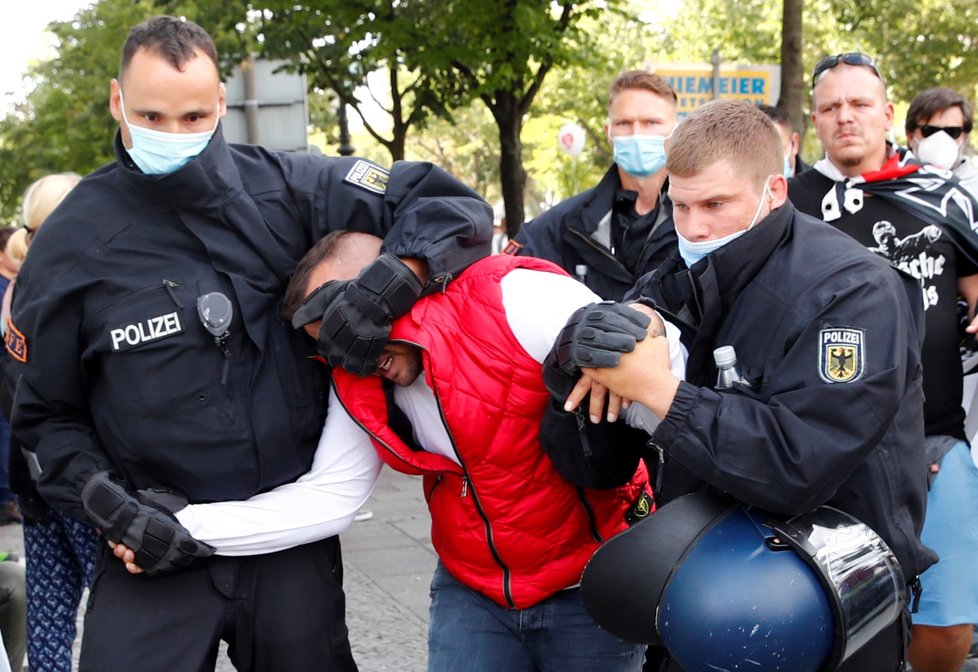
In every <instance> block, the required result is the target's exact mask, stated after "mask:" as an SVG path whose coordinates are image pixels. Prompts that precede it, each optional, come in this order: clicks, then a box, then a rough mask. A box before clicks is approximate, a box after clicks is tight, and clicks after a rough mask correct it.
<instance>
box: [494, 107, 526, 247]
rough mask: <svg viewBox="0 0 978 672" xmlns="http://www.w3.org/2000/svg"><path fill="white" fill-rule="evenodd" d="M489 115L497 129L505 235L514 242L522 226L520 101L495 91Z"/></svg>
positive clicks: (523, 182) (523, 181) (523, 174)
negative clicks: (494, 120) (493, 119)
mask: <svg viewBox="0 0 978 672" xmlns="http://www.w3.org/2000/svg"><path fill="white" fill-rule="evenodd" d="M491 109H492V113H493V116H494V117H495V119H496V125H497V126H498V128H499V181H500V183H501V185H502V192H503V203H504V205H505V211H506V234H507V235H508V236H509V237H510V238H513V237H514V236H516V234H517V233H518V232H519V230H520V227H521V226H522V225H523V217H524V209H523V195H524V193H525V191H526V171H525V170H524V169H523V141H522V140H521V139H520V133H521V131H522V129H523V114H522V112H521V110H520V106H519V101H518V100H517V99H516V97H515V96H514V95H513V94H512V93H511V92H507V91H496V97H495V99H494V103H493V105H492V108H491Z"/></svg>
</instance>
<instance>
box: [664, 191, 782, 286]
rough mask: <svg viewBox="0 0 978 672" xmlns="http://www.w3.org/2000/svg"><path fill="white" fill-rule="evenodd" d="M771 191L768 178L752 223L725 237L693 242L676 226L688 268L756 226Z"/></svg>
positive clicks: (680, 249)
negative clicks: (768, 186)
mask: <svg viewBox="0 0 978 672" xmlns="http://www.w3.org/2000/svg"><path fill="white" fill-rule="evenodd" d="M770 193H771V192H770V191H769V190H768V188H767V180H765V181H764V191H762V192H761V198H760V200H759V201H758V202H757V210H755V211H754V218H753V219H751V221H750V224H748V225H747V228H746V229H743V230H742V231H734V232H733V233H731V234H730V235H729V236H724V237H723V238H712V239H710V240H700V241H696V242H693V241H692V240H689V239H688V238H686V237H685V236H683V234H681V233H680V232H679V228H678V227H677V228H676V238H677V239H678V242H679V256H681V257H682V258H683V261H685V262H686V267H687V268H692V267H693V264H695V263H696V262H697V261H699V260H700V259H702V258H703V257H705V256H706V255H708V254H710V253H711V252H715V251H717V250H719V249H720V248H721V247H723V246H724V245H726V244H727V243H729V242H731V241H734V240H737V239H738V238H740V237H741V236H742V235H744V234H745V233H747V232H748V231H750V230H751V229H752V228H754V225H755V224H757V220H758V218H759V217H760V216H761V208H762V207H763V206H764V199H765V197H766V196H767V195H768V194H770Z"/></svg>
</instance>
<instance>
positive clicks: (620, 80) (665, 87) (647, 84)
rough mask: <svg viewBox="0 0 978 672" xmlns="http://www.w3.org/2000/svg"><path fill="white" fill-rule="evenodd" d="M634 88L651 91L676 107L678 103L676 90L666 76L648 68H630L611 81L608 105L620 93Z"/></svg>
mask: <svg viewBox="0 0 978 672" xmlns="http://www.w3.org/2000/svg"><path fill="white" fill-rule="evenodd" d="M632 89H643V90H645V91H651V92H652V93H654V94H655V95H657V96H659V97H660V98H662V99H663V100H665V101H667V102H669V103H671V104H672V106H673V107H676V105H677V103H678V98H677V97H676V91H675V90H674V89H673V88H672V87H671V86H670V85H669V82H667V81H666V80H665V79H664V78H662V77H660V76H659V75H657V74H655V73H654V72H649V71H647V70H629V71H628V72H623V73H621V74H620V75H618V76H617V77H615V81H613V82H612V83H611V88H610V89H609V91H608V105H611V101H613V100H614V99H615V96H617V95H618V94H619V93H621V92H622V91H629V90H632Z"/></svg>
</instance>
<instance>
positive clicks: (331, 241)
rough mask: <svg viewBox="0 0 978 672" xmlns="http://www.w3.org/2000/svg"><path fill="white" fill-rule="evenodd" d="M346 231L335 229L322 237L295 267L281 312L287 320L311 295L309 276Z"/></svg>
mask: <svg viewBox="0 0 978 672" xmlns="http://www.w3.org/2000/svg"><path fill="white" fill-rule="evenodd" d="M346 233H347V231H333V232H332V233H329V234H327V235H326V236H325V237H323V238H320V239H319V242H317V243H316V244H315V245H313V246H312V248H311V249H310V250H309V251H308V252H306V256H304V257H302V260H301V261H299V264H298V265H297V266H296V267H295V271H293V273H292V278H291V279H289V286H288V287H287V288H286V289H285V296H284V297H282V307H281V310H280V312H281V314H282V317H284V318H285V319H286V320H290V321H291V320H292V316H293V315H295V311H297V310H299V308H300V306H302V302H303V301H305V300H306V297H307V296H308V295H309V292H308V291H306V285H308V284H309V278H310V276H312V272H313V270H314V269H315V268H316V267H317V266H319V264H320V263H321V262H322V261H323V259H326V258H327V257H330V256H332V255H333V253H334V251H335V249H336V246H337V244H338V242H339V239H340V238H341V237H343V235H344V234H346Z"/></svg>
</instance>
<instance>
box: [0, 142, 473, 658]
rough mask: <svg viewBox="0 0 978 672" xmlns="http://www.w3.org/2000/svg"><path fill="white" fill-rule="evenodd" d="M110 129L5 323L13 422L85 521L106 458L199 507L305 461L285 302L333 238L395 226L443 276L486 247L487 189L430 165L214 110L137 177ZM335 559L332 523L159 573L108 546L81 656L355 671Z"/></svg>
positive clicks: (303, 373)
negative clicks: (313, 144)
mask: <svg viewBox="0 0 978 672" xmlns="http://www.w3.org/2000/svg"><path fill="white" fill-rule="evenodd" d="M115 145H116V154H117V162H116V163H114V164H111V165H108V166H106V167H104V168H102V169H100V170H98V171H96V172H95V173H93V174H91V175H90V176H88V177H87V178H85V180H83V181H82V182H81V183H80V184H79V185H78V186H77V187H76V188H75V189H74V190H73V191H72V193H71V194H69V196H68V197H67V199H66V200H65V202H64V203H63V204H62V205H61V207H59V208H58V210H57V211H56V212H55V213H53V214H52V216H51V217H50V218H49V219H48V220H47V222H46V223H45V226H44V228H43V229H42V230H41V231H40V232H39V234H38V236H37V238H36V240H35V241H34V242H33V244H32V246H31V254H30V257H29V259H28V260H27V261H26V263H25V264H24V267H23V270H22V271H21V274H20V277H19V278H18V284H17V293H16V296H15V304H14V311H13V320H12V322H13V325H12V327H11V335H10V337H8V346H9V349H10V351H11V352H13V353H14V354H15V358H16V359H17V360H18V361H15V362H14V366H13V369H14V370H13V375H15V376H17V377H18V382H17V391H16V400H15V410H14V431H15V433H16V436H17V437H18V438H19V440H20V441H21V442H23V443H24V444H25V445H26V446H28V447H30V448H32V449H33V450H34V451H35V452H36V455H37V459H38V463H39V466H40V468H41V474H40V478H39V482H38V483H39V488H40V490H41V492H42V494H43V495H44V496H45V498H46V499H47V500H48V501H49V502H50V503H51V504H52V505H53V506H56V507H58V508H60V509H62V510H64V511H66V512H68V513H69V514H71V515H73V516H75V517H77V518H79V519H82V520H84V519H85V518H86V515H85V509H84V507H83V505H82V502H81V491H82V489H83V487H84V486H85V484H86V483H87V482H88V481H89V479H90V478H92V476H93V475H95V474H97V473H99V472H106V471H107V472H110V473H111V474H113V475H114V476H116V477H118V478H120V479H121V480H122V481H123V483H124V485H125V486H126V488H127V489H129V490H130V491H134V490H138V489H146V488H162V489H169V490H173V491H176V492H178V493H180V494H182V495H183V496H185V497H186V498H187V500H188V501H189V502H190V503H202V502H213V501H226V500H239V499H247V498H249V497H251V496H252V495H255V494H257V493H259V492H262V491H265V490H268V489H270V488H273V487H275V486H277V485H279V484H282V483H286V482H290V481H292V480H295V479H296V478H297V477H298V476H299V475H301V474H303V473H305V472H306V471H307V470H308V469H309V466H310V464H311V461H312V456H313V453H314V451H315V449H316V445H317V442H318V439H319V435H320V432H321V430H322V427H323V421H324V417H325V408H326V391H327V385H326V380H325V377H324V376H325V373H324V372H325V371H326V367H322V366H319V365H312V364H310V363H309V362H306V361H304V356H306V355H311V354H314V353H313V352H312V351H311V346H310V344H309V342H308V339H307V338H306V337H305V336H304V335H302V334H297V333H296V332H294V331H293V330H292V328H291V327H290V325H289V324H288V323H287V322H285V321H284V320H283V319H281V318H280V317H279V315H278V303H279V301H280V299H281V296H282V294H283V292H284V289H285V286H286V284H287V282H288V278H289V275H290V273H291V272H292V270H293V268H294V267H295V264H296V263H297V261H298V260H299V259H300V258H301V256H302V255H303V254H304V253H305V252H306V251H307V250H308V249H309V248H310V247H311V246H312V244H313V243H314V242H315V241H316V240H318V239H319V238H321V237H322V236H324V235H325V234H327V233H329V232H330V231H335V230H341V229H342V230H354V231H362V232H367V233H372V234H376V235H380V236H385V243H384V251H385V252H390V253H392V254H394V255H396V256H401V257H415V258H419V259H422V260H425V261H426V262H427V263H428V266H429V269H430V273H431V278H432V280H431V282H432V283H438V282H445V281H447V279H449V278H451V277H452V276H453V275H455V274H457V273H458V272H459V271H460V270H461V269H462V268H464V267H465V266H467V265H468V264H469V263H471V262H472V261H474V260H475V259H477V258H480V257H482V256H485V255H486V254H488V251H489V243H490V238H491V222H492V214H491V210H490V209H489V207H488V206H487V205H486V204H485V203H484V202H483V201H482V199H480V198H479V197H478V196H477V195H476V194H475V193H474V192H472V191H471V190H469V189H468V188H466V187H465V186H463V185H461V184H460V183H458V182H457V181H456V180H454V179H453V178H451V177H449V176H448V175H447V174H446V173H444V172H443V171H441V170H439V169H438V168H436V167H434V166H432V165H430V164H425V163H413V162H399V163H395V164H394V166H393V167H392V169H391V170H390V171H387V170H385V169H383V168H381V167H379V166H376V165H374V164H372V163H370V162H368V161H365V160H362V159H356V158H326V157H322V156H312V155H306V154H286V153H275V152H270V151H267V150H264V149H262V148H260V147H256V146H231V145H228V144H227V143H226V142H225V141H224V139H223V136H222V134H221V130H220V128H219V129H218V130H217V132H216V133H215V134H214V137H213V139H212V140H211V142H210V144H209V145H208V147H207V148H206V149H205V150H204V152H203V153H202V154H201V155H200V156H198V157H197V158H196V159H194V160H193V161H192V162H190V163H189V164H188V165H186V166H185V167H184V168H182V169H180V170H178V171H176V172H175V173H172V174H169V175H144V174H142V173H140V172H139V171H138V170H137V169H136V168H135V166H134V165H133V164H132V162H131V160H130V158H129V156H128V154H127V153H126V152H125V150H124V148H123V147H122V144H121V140H120V138H119V136H118V135H117V137H116V143H115ZM211 292H218V293H220V294H223V295H225V296H227V297H228V298H229V299H230V301H231V303H232V306H233V317H232V319H231V323H230V328H229V330H228V332H227V336H226V338H225V339H224V340H223V342H221V343H218V342H217V341H215V338H214V336H213V335H212V334H211V333H210V332H208V331H207V329H206V328H205V326H204V325H203V324H202V322H201V319H200V318H199V316H198V309H197V300H198V298H199V297H201V296H203V295H205V294H208V293H211ZM338 448H341V447H338ZM341 576H342V563H341V560H340V554H339V547H338V543H337V542H336V540H335V539H328V540H325V541H324V542H320V543H318V544H310V545H308V546H307V547H299V548H297V549H291V550H289V551H284V552H282V553H275V554H269V555H266V556H252V557H249V558H223V557H218V556H213V557H211V558H209V559H206V560H199V561H197V562H195V563H194V564H193V565H192V566H191V567H190V568H189V569H187V570H185V571H182V572H178V573H176V574H172V575H167V576H161V577H146V576H130V575H127V574H126V573H125V572H124V569H123V567H122V564H121V563H120V562H119V561H118V560H115V559H114V558H113V557H111V555H108V557H103V558H102V560H101V562H100V566H99V569H98V572H97V577H96V581H95V585H94V587H93V590H92V597H91V604H90V606H89V611H88V616H87V619H86V632H85V641H84V647H83V662H82V669H106V668H108V667H109V666H110V665H112V666H113V667H114V666H122V667H127V666H128V667H130V668H134V669H141V670H150V669H159V670H174V669H181V670H192V669H198V667H199V669H208V666H210V668H211V669H212V667H213V652H214V651H216V648H215V647H216V646H217V642H218V640H219V639H220V638H221V637H222V636H223V637H224V638H226V639H227V640H228V641H229V642H230V648H229V651H230V653H231V657H232V659H234V660H235V663H236V664H237V665H238V666H239V669H254V670H265V669H296V670H298V669H355V665H354V664H353V661H352V658H351V656H350V653H349V644H348V642H347V639H346V627H345V624H344V617H343V594H342V589H341V586H340V582H341ZM259 578H260V579H261V580H260V581H259ZM327 621H328V622H327ZM177 631H179V632H180V633H181V636H182V639H181V640H175V639H171V637H170V636H169V635H168V632H177ZM172 641H181V642H183V641H188V642H191V644H190V645H189V646H190V649H189V650H188V649H180V650H173V649H175V648H179V647H173V646H172V644H170V645H168V642H172ZM330 660H332V661H333V663H334V666H330V662H329V661H330ZM208 661H209V662H208Z"/></svg>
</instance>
